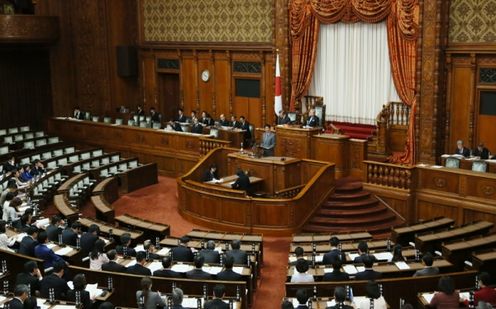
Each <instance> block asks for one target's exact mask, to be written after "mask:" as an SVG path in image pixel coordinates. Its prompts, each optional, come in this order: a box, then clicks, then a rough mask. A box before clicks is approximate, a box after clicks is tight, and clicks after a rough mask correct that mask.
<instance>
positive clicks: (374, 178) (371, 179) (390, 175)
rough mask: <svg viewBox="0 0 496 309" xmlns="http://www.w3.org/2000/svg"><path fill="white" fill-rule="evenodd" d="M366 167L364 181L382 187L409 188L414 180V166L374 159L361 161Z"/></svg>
mask: <svg viewBox="0 0 496 309" xmlns="http://www.w3.org/2000/svg"><path fill="white" fill-rule="evenodd" d="M363 162H364V163H365V165H366V166H367V168H366V175H365V182H366V183H369V184H374V185H380V186H384V187H391V188H399V189H405V190H409V189H410V185H411V184H412V183H413V181H414V179H413V178H414V173H413V170H414V169H415V167H414V166H405V165H395V164H389V163H382V162H376V161H363Z"/></svg>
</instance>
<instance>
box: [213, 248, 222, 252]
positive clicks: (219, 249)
mask: <svg viewBox="0 0 496 309" xmlns="http://www.w3.org/2000/svg"><path fill="white" fill-rule="evenodd" d="M214 251H217V252H219V253H222V247H217V248H215V249H214Z"/></svg>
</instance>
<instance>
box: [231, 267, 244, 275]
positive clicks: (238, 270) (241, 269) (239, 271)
mask: <svg viewBox="0 0 496 309" xmlns="http://www.w3.org/2000/svg"><path fill="white" fill-rule="evenodd" d="M233 271H234V272H235V273H237V274H240V275H242V274H243V267H241V266H235V267H233Z"/></svg>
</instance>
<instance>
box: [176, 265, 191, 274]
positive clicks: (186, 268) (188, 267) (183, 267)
mask: <svg viewBox="0 0 496 309" xmlns="http://www.w3.org/2000/svg"><path fill="white" fill-rule="evenodd" d="M193 268H194V267H193V266H192V265H188V264H176V265H173V266H172V267H171V270H173V271H177V272H178V273H185V272H188V271H190V270H192V269H193Z"/></svg>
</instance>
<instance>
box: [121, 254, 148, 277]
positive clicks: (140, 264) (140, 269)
mask: <svg viewBox="0 0 496 309" xmlns="http://www.w3.org/2000/svg"><path fill="white" fill-rule="evenodd" d="M145 263H146V253H145V251H138V252H136V264H134V265H132V266H129V267H128V268H127V270H126V272H127V273H128V274H135V275H142V276H151V275H152V272H151V270H150V269H148V268H146V267H145V266H144V265H145Z"/></svg>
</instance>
